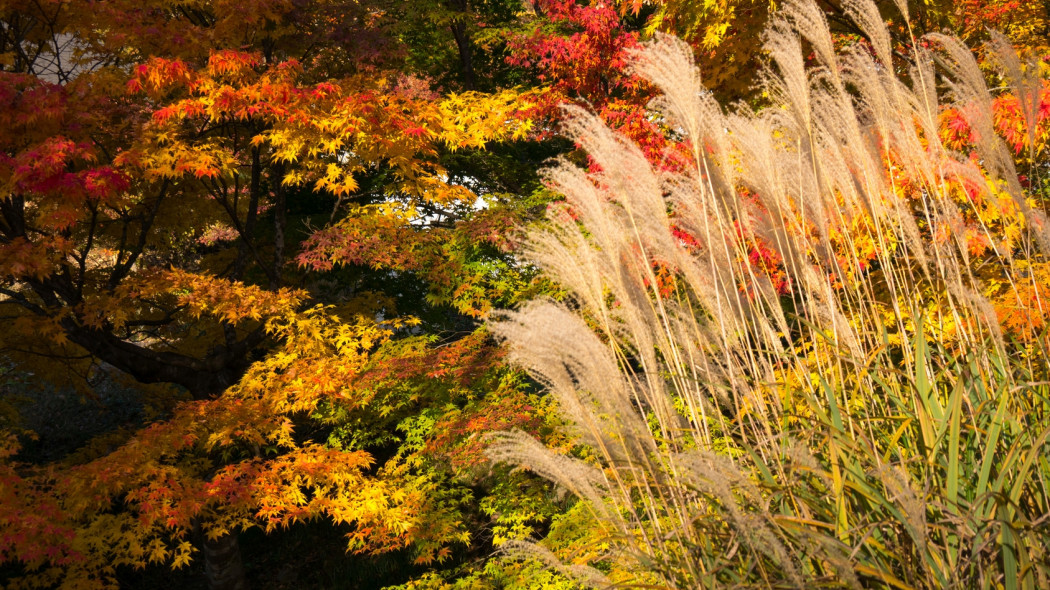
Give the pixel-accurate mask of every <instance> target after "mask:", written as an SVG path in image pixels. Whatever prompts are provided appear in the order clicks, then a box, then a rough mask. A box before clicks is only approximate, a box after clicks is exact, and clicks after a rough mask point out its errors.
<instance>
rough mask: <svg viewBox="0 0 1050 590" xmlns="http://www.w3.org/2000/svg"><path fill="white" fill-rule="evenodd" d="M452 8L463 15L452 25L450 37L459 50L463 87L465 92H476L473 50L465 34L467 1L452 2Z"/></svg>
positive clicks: (468, 35) (468, 36)
mask: <svg viewBox="0 0 1050 590" xmlns="http://www.w3.org/2000/svg"><path fill="white" fill-rule="evenodd" d="M452 6H453V8H455V9H456V10H458V11H460V12H462V13H464V15H463V18H460V19H458V20H456V21H454V22H453V23H452V27H451V28H452V36H453V37H455V39H456V48H457V49H459V63H460V66H462V68H463V85H464V86H465V87H466V89H467V90H477V89H478V87H477V82H476V79H475V77H474V50H473V48H472V47H471V46H470V33H468V32H467V19H466V12H467V9H468V7H467V0H453V1H452Z"/></svg>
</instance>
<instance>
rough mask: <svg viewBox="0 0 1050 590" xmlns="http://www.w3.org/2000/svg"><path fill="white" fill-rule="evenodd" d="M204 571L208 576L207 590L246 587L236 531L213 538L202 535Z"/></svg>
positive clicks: (236, 589)
mask: <svg viewBox="0 0 1050 590" xmlns="http://www.w3.org/2000/svg"><path fill="white" fill-rule="evenodd" d="M204 572H205V575H206V576H207V577H208V590H247V589H248V580H247V579H246V578H245V577H244V565H243V564H242V563H241V544H240V541H239V540H238V538H237V533H232V532H231V533H227V534H225V535H223V536H221V537H219V538H218V539H215V540H210V539H208V536H207V535H204Z"/></svg>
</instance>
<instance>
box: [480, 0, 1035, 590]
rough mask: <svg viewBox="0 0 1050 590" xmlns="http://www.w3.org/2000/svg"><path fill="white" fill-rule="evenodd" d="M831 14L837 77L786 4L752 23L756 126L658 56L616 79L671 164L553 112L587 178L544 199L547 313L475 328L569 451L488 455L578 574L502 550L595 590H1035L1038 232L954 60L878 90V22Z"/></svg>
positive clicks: (971, 80) (1022, 86)
mask: <svg viewBox="0 0 1050 590" xmlns="http://www.w3.org/2000/svg"><path fill="white" fill-rule="evenodd" d="M844 4H845V6H846V8H847V9H848V12H849V15H850V17H851V18H852V19H853V20H854V21H855V22H856V23H857V24H858V25H859V26H860V27H861V28H862V29H863V30H864V31H865V33H866V35H867V40H868V43H866V44H864V45H856V46H854V47H852V48H850V49H847V50H844V51H842V50H836V49H835V47H834V46H833V44H832V39H831V35H830V33H829V30H828V25H827V23H826V21H825V18H824V15H823V13H822V12H821V11H820V9H819V8H817V6H816V5H815V4H814V3H813V2H812V1H811V0H798V1H789V2H787V3H786V4H785V5H784V6H783V7H782V10H780V11H778V13H777V15H776V17H775V18H774V20H773V22H772V23H771V25H770V27H769V29H768V31H767V32H766V34H765V45H766V49H767V52H768V54H769V55H770V56H771V59H772V64H773V65H772V67H771V68H770V71H769V73H768V75H767V77H766V79H765V81H764V91H765V93H766V95H767V96H768V97H769V100H770V103H771V104H769V106H767V107H765V108H762V109H761V110H760V111H758V112H752V111H750V110H748V109H747V108H744V107H736V109H735V110H734V111H732V112H729V111H727V110H725V109H723V108H722V107H721V106H720V105H719V104H717V103H716V102H715V101H714V99H713V98H712V97H711V95H710V94H709V93H707V92H705V91H703V90H702V86H701V85H700V80H699V77H698V73H697V69H696V67H695V66H694V64H693V62H692V53H691V51H690V49H689V47H688V46H687V45H685V44H684V43H683V42H681V41H678V40H675V39H673V38H669V37H660V38H658V39H657V40H656V41H654V42H653V43H651V44H649V45H648V46H647V47H646V48H645V49H643V50H641V51H639V52H638V53H637V54H636V56H635V66H634V67H635V69H636V72H637V73H638V74H639V75H641V76H642V77H644V78H646V79H648V80H649V81H650V82H651V83H652V84H654V85H655V86H656V87H658V88H659V89H660V90H661V91H662V94H663V96H662V98H660V99H659V100H658V101H656V102H655V103H654V105H653V107H654V111H655V112H657V113H659V115H660V116H661V117H662V121H663V122H664V123H665V124H666V125H667V127H668V129H669V132H670V133H672V134H674V135H676V136H678V137H680V138H681V139H682V140H683V142H682V144H681V145H683V146H685V147H684V148H683V149H682V150H681V151H679V152H677V156H678V157H677V159H676V158H675V157H671V156H669V158H668V160H667V161H666V162H663V163H662V164H660V165H653V164H652V163H650V162H649V161H647V160H646V158H645V157H644V156H643V154H642V151H641V150H640V149H639V148H638V147H637V146H635V145H634V144H632V143H631V142H630V141H628V140H626V139H625V138H623V137H621V136H619V135H617V134H615V133H613V132H612V131H610V130H609V129H608V128H607V127H605V126H604V125H603V124H602V123H601V122H600V121H599V119H598V118H597V117H595V116H594V115H592V114H590V113H588V112H586V111H584V110H581V109H576V108H571V109H570V115H571V117H570V122H569V124H568V131H569V133H570V135H571V136H572V137H573V138H574V139H575V140H576V141H577V142H578V143H579V145H580V146H581V147H582V148H583V149H585V150H586V153H587V154H588V155H589V156H590V158H591V161H592V164H593V165H592V166H591V168H590V170H589V171H588V170H583V169H580V168H578V167H576V166H575V165H573V164H571V163H569V162H568V161H563V162H560V163H559V164H558V165H556V166H555V167H553V168H552V169H550V170H548V171H547V173H546V174H547V179H548V181H549V183H550V185H551V186H552V187H554V188H555V189H556V190H558V191H559V192H561V193H562V194H564V195H565V199H566V201H565V205H564V207H562V208H559V209H554V210H552V213H551V215H550V216H549V217H550V218H549V220H548V222H547V223H546V225H544V226H543V227H542V228H541V229H538V230H536V231H534V232H532V233H531V234H530V235H529V237H528V248H527V253H528V256H529V258H530V259H531V260H532V261H533V262H535V263H536V264H537V265H539V266H540V267H541V268H543V269H544V271H545V272H546V273H548V275H549V276H550V277H552V278H554V279H555V280H557V281H558V282H560V284H561V285H563V286H564V287H565V289H566V291H567V292H568V293H569V294H570V296H569V297H568V299H567V300H566V301H565V302H555V301H550V300H545V301H536V302H533V303H531V304H528V305H526V306H524V307H523V308H522V309H519V310H517V311H514V312H508V313H505V314H503V316H502V317H501V318H500V319H499V320H498V321H495V322H494V323H493V329H494V330H495V331H496V332H497V333H498V334H499V335H500V336H501V337H503V338H505V339H506V341H507V342H508V344H509V346H510V348H511V350H512V354H513V358H514V359H515V360H516V362H518V363H520V364H521V365H522V366H524V367H526V368H527V369H528V370H529V371H530V372H531V373H532V374H533V375H534V376H535V377H536V378H537V379H538V380H539V381H540V382H542V383H543V384H544V385H545V386H546V387H547V388H548V389H549V391H550V392H551V394H552V395H554V396H556V399H557V401H558V403H559V405H560V410H561V412H562V414H563V416H564V419H565V422H566V424H567V425H568V427H569V428H570V429H571V430H572V434H573V435H575V436H576V437H577V440H578V441H579V443H580V447H579V450H578V451H577V452H576V453H575V454H573V456H568V455H564V454H559V453H556V452H554V451H553V450H550V449H547V448H544V447H543V446H542V445H541V444H540V443H538V442H536V441H535V440H533V439H531V438H529V437H527V436H526V435H524V434H522V433H520V432H509V433H502V434H497V435H494V436H493V437H492V439H491V442H492V447H491V455H492V457H493V458H494V459H496V460H500V461H507V462H511V463H516V464H519V465H521V466H523V467H525V468H528V469H531V470H533V471H535V472H537V473H538V474H540V475H542V476H544V477H546V478H549V479H551V480H553V481H554V482H556V483H557V484H559V485H560V486H562V487H564V488H565V489H567V490H568V491H570V492H571V493H573V494H575V495H576V496H577V497H578V498H579V499H580V501H581V502H582V503H584V504H585V505H586V507H587V509H588V512H589V515H590V517H589V518H590V522H591V523H592V524H591V526H593V527H595V529H596V530H597V531H598V534H597V536H598V537H600V538H601V539H602V541H603V545H602V546H601V547H602V551H601V555H599V556H598V557H597V558H594V553H595V551H594V549H593V548H590V549H588V551H587V553H588V554H589V555H590V556H591V557H592V558H593V559H591V560H590V562H589V563H575V562H572V560H571V559H570V560H568V561H567V560H566V559H565V556H564V555H563V556H561V558H558V557H557V556H554V555H552V554H551V553H550V552H549V551H548V550H547V549H544V548H543V547H542V546H541V545H538V544H528V543H517V544H512V545H510V549H511V550H513V551H517V552H524V553H526V554H530V555H532V556H534V557H540V558H542V559H544V560H546V561H548V562H549V563H551V564H552V565H554V566H557V567H559V568H561V569H562V570H563V571H564V572H566V573H568V574H570V575H573V576H575V577H576V578H577V579H578V580H579V581H580V582H582V583H585V584H588V585H591V586H596V587H602V586H606V585H611V584H614V583H615V584H623V585H628V586H629V585H639V586H645V587H671V588H696V587H722V586H728V587H736V586H759V587H801V586H812V585H814V584H816V585H822V586H827V587H843V586H846V587H853V588H858V587H869V586H872V587H895V588H944V587H962V588H1006V589H1012V588H1022V587H1027V588H1036V587H1043V588H1045V587H1050V566H1048V564H1050V555H1048V549H1047V547H1050V531H1048V519H1050V506H1048V498H1050V494H1048V489H1047V483H1048V478H1050V463H1048V454H1047V451H1048V450H1050V447H1048V446H1047V442H1048V437H1050V419H1048V412H1050V402H1048V396H1047V394H1048V391H1050V388H1048V386H1047V382H1048V378H1050V371H1048V360H1047V358H1048V357H1047V351H1046V349H1045V343H1046V338H1045V336H1046V334H1045V332H1043V331H1042V330H1043V326H1044V323H1043V320H1042V318H1044V317H1046V313H1047V312H1050V309H1045V308H1044V306H1047V305H1050V301H1043V300H1042V299H1041V296H1042V294H1043V293H1050V290H1047V289H1046V284H1047V278H1046V277H1047V274H1048V273H1047V271H1046V264H1047V263H1046V262H1045V261H1046V258H1045V257H1046V254H1047V253H1048V252H1050V250H1048V247H1050V226H1048V225H1047V220H1046V218H1045V216H1044V214H1043V207H1044V203H1043V202H1042V201H1040V200H1038V199H1037V198H1036V195H1034V194H1030V193H1029V192H1028V189H1026V188H1025V185H1024V183H1022V180H1021V179H1020V178H1019V175H1018V172H1017V170H1016V169H1015V160H1014V154H1013V153H1012V152H1011V151H1010V149H1009V148H1008V147H1007V146H1006V145H1005V144H1004V142H1003V141H1002V140H1001V139H1000V138H999V137H998V136H997V135H996V132H995V128H994V123H993V120H992V115H991V113H992V108H991V105H992V101H993V95H992V92H991V91H990V90H989V88H988V86H987V85H986V83H985V79H984V75H983V74H982V71H981V69H980V67H979V66H978V63H977V62H976V61H975V59H974V57H973V55H972V54H971V52H970V51H969V50H968V49H967V48H966V47H965V46H964V45H963V44H962V43H961V42H960V41H959V40H958V39H956V38H954V37H950V36H946V35H931V36H929V37H928V38H925V39H921V40H915V39H912V44H911V47H910V53H909V58H908V59H909V60H910V61H908V62H907V63H905V64H903V65H902V63H901V61H900V60H901V59H902V58H901V57H900V56H899V54H898V55H895V54H894V53H893V51H892V47H891V44H890V35H889V33H888V32H887V29H886V27H885V25H884V23H883V21H882V17H881V16H880V15H879V12H878V10H877V8H876V7H875V5H874V4H873V3H871V2H870V0H847V1H846V2H845V3H844ZM898 4H899V5H900V6H899V7H900V9H901V10H902V12H905V19H907V14H906V11H907V7H906V5H905V4H904V3H903V2H899V3H898ZM997 39H998V41H997V42H996V43H993V44H992V49H993V51H994V52H995V54H996V61H997V63H1000V64H1002V65H1003V66H1004V67H1003V69H1004V76H1005V79H1007V80H1008V82H1009V83H1011V84H1014V85H1015V90H1014V91H1015V92H1017V94H1018V95H1019V96H1028V97H1031V95H1032V90H1031V88H1032V87H1033V85H1035V86H1034V88H1035V90H1034V92H1035V97H1036V98H1035V100H1036V102H1038V97H1039V84H1040V81H1039V80H1038V79H1034V80H1033V79H1032V74H1031V73H1030V72H1031V71H1032V70H1033V69H1034V68H1031V67H1030V68H1029V69H1028V70H1026V69H1025V68H1024V67H1023V66H1022V65H1021V64H1020V61H1019V58H1018V57H1017V56H1016V55H1015V54H1014V53H1013V50H1012V49H1011V48H1010V46H1009V44H1008V43H1005V42H1003V41H1002V40H1001V39H999V38H997ZM804 44H805V47H806V51H807V52H809V51H812V54H813V55H814V56H815V59H816V62H817V63H816V65H812V66H808V67H807V66H806V60H805V59H804V56H803V45H804ZM1026 93H1027V94H1026ZM948 110H952V111H953V112H957V113H961V116H962V117H964V118H965V123H966V125H967V126H968V129H969V130H970V133H971V139H972V145H971V146H970V147H971V149H970V150H969V151H970V152H971V153H969V154H960V153H954V152H953V151H951V150H949V149H948V148H947V147H946V146H945V145H944V143H943V141H942V139H941V133H940V130H941V127H940V126H941V119H942V117H943V115H944V113H945V112H947V111H948ZM1029 110H1033V109H1029ZM1033 112H1034V110H1033ZM1034 117H1035V115H1034V114H1033V118H1034ZM1028 124H1030V125H1033V126H1034V125H1036V122H1035V121H1034V120H1029V121H1028ZM1030 136H1031V137H1033V138H1034V132H1033V133H1032V134H1030ZM682 156H684V158H683V157H682ZM683 160H684V161H683ZM1036 168H1037V167H1036ZM1033 169H1035V168H1033ZM1006 318H1012V319H1010V321H1006ZM1018 318H1021V319H1018ZM591 566H593V567H591Z"/></svg>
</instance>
